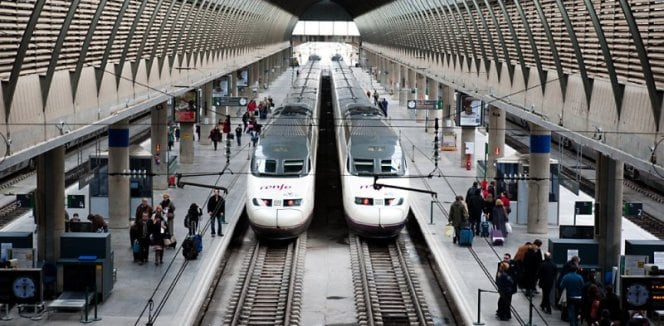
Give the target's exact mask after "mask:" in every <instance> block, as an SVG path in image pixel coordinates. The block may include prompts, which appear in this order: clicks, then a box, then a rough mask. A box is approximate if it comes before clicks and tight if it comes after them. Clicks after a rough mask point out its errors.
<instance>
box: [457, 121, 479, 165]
mask: <svg viewBox="0 0 664 326" xmlns="http://www.w3.org/2000/svg"><path fill="white" fill-rule="evenodd" d="M467 143H473V148H475V147H477V144H476V143H475V127H462V128H461V150H460V151H459V154H460V158H459V162H460V164H459V166H461V167H466V144H467ZM474 152H475V151H473V153H472V154H471V158H470V159H471V161H470V164H471V165H470V166H471V168H472V167H473V165H474V164H473V162H474V161H475V153H474Z"/></svg>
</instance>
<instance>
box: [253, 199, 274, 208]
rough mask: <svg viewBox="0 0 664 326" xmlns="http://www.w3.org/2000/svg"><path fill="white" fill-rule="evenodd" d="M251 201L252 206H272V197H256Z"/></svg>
mask: <svg viewBox="0 0 664 326" xmlns="http://www.w3.org/2000/svg"><path fill="white" fill-rule="evenodd" d="M251 202H252V203H253V204H254V206H267V207H271V206H272V199H264V198H261V199H257V198H254V199H252V200H251Z"/></svg>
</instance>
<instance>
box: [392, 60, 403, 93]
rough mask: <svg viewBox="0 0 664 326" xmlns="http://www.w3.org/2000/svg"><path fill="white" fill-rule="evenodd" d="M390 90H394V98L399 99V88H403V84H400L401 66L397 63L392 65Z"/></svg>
mask: <svg viewBox="0 0 664 326" xmlns="http://www.w3.org/2000/svg"><path fill="white" fill-rule="evenodd" d="M392 67H393V68H392V71H393V72H392V85H393V86H392V88H393V89H394V94H393V96H395V97H396V99H399V95H400V90H401V87H403V84H402V83H401V65H400V64H399V63H397V62H394V63H393V65H392Z"/></svg>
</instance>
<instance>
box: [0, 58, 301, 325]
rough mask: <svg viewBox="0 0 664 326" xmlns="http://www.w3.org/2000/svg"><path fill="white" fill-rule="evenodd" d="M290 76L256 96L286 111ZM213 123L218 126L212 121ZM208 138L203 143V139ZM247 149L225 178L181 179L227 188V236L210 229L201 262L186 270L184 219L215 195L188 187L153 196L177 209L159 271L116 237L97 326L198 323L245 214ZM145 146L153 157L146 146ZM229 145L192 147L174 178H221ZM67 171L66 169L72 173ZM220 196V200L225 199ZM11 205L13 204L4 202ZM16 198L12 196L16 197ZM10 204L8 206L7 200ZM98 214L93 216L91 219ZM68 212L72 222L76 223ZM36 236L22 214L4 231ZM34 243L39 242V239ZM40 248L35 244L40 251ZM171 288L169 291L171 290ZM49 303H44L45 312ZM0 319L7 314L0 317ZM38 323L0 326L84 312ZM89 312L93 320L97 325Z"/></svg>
mask: <svg viewBox="0 0 664 326" xmlns="http://www.w3.org/2000/svg"><path fill="white" fill-rule="evenodd" d="M292 75H293V74H291V72H290V71H288V72H286V73H284V74H282V75H281V76H280V77H278V78H277V79H276V80H275V81H274V82H272V83H271V85H270V87H269V88H268V89H261V90H260V91H259V93H258V94H257V95H256V97H257V98H260V99H263V97H267V96H271V97H272V98H273V99H274V101H275V103H281V102H282V101H283V97H284V96H285V95H286V94H287V89H288V88H289V87H290V79H291V78H292ZM213 121H216V120H213ZM231 122H232V123H233V124H234V126H237V125H238V124H241V123H242V121H241V119H240V117H235V116H233V117H232V118H231ZM202 136H203V137H206V135H202ZM241 142H242V146H239V147H238V146H237V143H236V141H235V140H234V141H233V143H232V146H231V157H230V162H229V163H230V164H229V167H228V169H227V170H226V171H225V173H224V174H223V175H221V176H198V177H187V178H183V179H182V181H187V182H192V183H199V184H206V185H211V186H212V185H217V186H222V187H225V188H228V189H229V191H228V194H227V195H224V197H225V198H226V215H227V217H226V222H227V223H228V224H225V225H223V230H222V231H223V234H224V235H223V236H218V235H217V236H216V237H212V236H211V230H210V229H209V228H207V229H205V232H204V234H203V251H202V252H201V254H199V256H198V259H197V260H192V261H188V262H186V261H185V260H184V258H183V256H182V253H181V252H180V250H179V248H180V247H179V245H180V244H181V243H182V240H184V239H185V237H186V235H187V229H186V228H185V227H184V223H183V219H184V216H185V214H186V212H187V209H188V208H189V205H190V204H191V203H193V202H195V203H197V204H198V205H199V206H202V205H203V204H204V203H205V202H206V199H207V198H208V197H209V196H210V194H211V189H207V188H202V187H195V186H185V187H183V188H168V189H167V190H163V191H161V190H155V191H154V198H153V203H155V205H156V204H158V203H159V202H160V201H161V199H162V194H163V193H164V192H167V193H168V194H169V195H170V197H171V200H172V201H173V202H174V205H175V206H176V214H175V216H176V217H175V237H176V240H177V241H178V249H165V251H164V258H163V262H164V263H163V264H162V265H159V266H157V265H155V264H154V254H153V251H152V249H150V255H149V258H148V263H147V264H143V265H139V264H137V263H134V262H133V254H132V250H131V246H130V240H129V230H128V229H111V230H110V231H109V232H110V233H111V243H112V250H113V257H114V258H113V266H114V268H115V269H116V271H117V272H116V280H115V282H114V286H113V289H112V293H111V295H110V296H109V297H108V299H107V301H106V302H102V303H101V304H100V305H99V306H98V316H99V317H100V318H101V320H100V321H97V322H95V324H98V325H145V324H146V323H147V322H148V321H149V320H150V316H156V317H153V318H152V321H153V323H154V324H155V325H192V324H193V323H194V321H195V319H196V317H197V315H196V314H197V311H198V308H199V307H200V306H201V305H202V304H203V301H204V300H205V298H206V296H207V293H208V289H209V287H210V285H211V283H212V280H213V278H214V274H215V273H216V271H217V267H218V265H219V263H220V262H221V260H222V257H223V256H224V253H225V252H226V248H227V247H228V245H229V243H230V240H231V236H230V235H231V234H232V233H233V230H234V228H235V226H236V224H237V222H238V219H239V217H240V215H241V214H242V211H243V209H244V203H245V192H246V183H245V177H246V171H248V165H249V162H250V161H249V147H248V144H250V139H249V136H248V135H245V136H244V137H242V139H241ZM142 146H143V147H144V148H146V149H148V150H149V149H150V144H149V140H148V141H146V142H144V143H143V144H142ZM224 146H225V142H224V143H222V144H220V146H219V148H218V150H217V151H214V148H213V146H212V145H201V144H200V143H198V142H195V144H194V153H195V154H194V163H193V164H178V168H177V172H178V173H182V174H185V175H186V174H187V173H220V172H221V171H222V169H223V168H224V166H225V164H226V156H225V150H224ZM179 148H180V143H178V142H176V143H175V146H174V148H173V150H172V153H174V154H175V155H177V154H178V153H179ZM70 164H74V163H71V162H69V163H67V164H66V165H67V168H69V165H70ZM31 179H32V180H29V179H26V180H22V181H21V182H19V183H17V184H16V185H15V186H13V188H14V189H15V190H13V192H14V193H19V192H21V191H24V192H28V191H31V190H33V189H34V188H35V181H34V176H33V177H31ZM66 194H67V195H69V194H86V195H87V187H86V188H83V189H78V185H77V184H75V185H72V186H70V187H68V188H67V190H66ZM222 195H223V193H222ZM7 197H9V196H7ZM12 197H13V196H12ZM6 200H8V199H6ZM203 210H204V215H203V217H202V219H201V222H200V224H201V226H200V227H201V229H202V228H203V227H204V226H205V225H206V223H207V222H208V221H209V215H208V214H207V212H206V211H205V208H203ZM92 213H94V212H92ZM71 214H72V213H71V212H70V216H71ZM79 214H80V216H81V218H82V219H83V220H84V219H85V216H87V214H88V212H87V210H81V211H80V212H79ZM34 230H35V225H34V219H33V217H32V213H29V214H25V215H24V216H22V217H21V218H18V219H16V220H14V221H13V222H11V223H9V224H7V225H6V226H5V227H4V228H2V231H29V232H33V231H34ZM34 239H35V240H34V241H35V243H36V234H35V236H34ZM35 248H36V244H35ZM172 284H174V286H173V287H172V288H171V285H172ZM50 303H51V301H50V300H48V301H46V302H45V305H46V306H48V305H49V304H50ZM0 315H2V313H1V312H0ZM40 316H41V317H42V318H41V320H37V321H35V320H32V319H30V318H22V317H21V316H19V313H18V312H17V309H16V308H14V309H12V310H11V311H10V313H9V317H11V318H12V319H11V320H9V321H2V320H0V325H2V324H7V325H9V324H11V325H35V324H48V325H71V324H72V323H78V322H79V321H80V319H81V314H80V313H79V312H77V311H76V312H71V311H60V312H58V311H49V312H44V313H42V314H41V315H40ZM92 317H93V315H92V312H91V313H90V319H92Z"/></svg>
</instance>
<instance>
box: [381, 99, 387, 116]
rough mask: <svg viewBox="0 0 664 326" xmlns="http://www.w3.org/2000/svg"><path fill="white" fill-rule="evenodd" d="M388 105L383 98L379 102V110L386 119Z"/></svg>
mask: <svg viewBox="0 0 664 326" xmlns="http://www.w3.org/2000/svg"><path fill="white" fill-rule="evenodd" d="M388 105H389V104H388V103H387V99H386V98H384V97H383V100H382V101H380V109H381V110H383V114H385V116H386V117H387V106H388Z"/></svg>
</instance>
